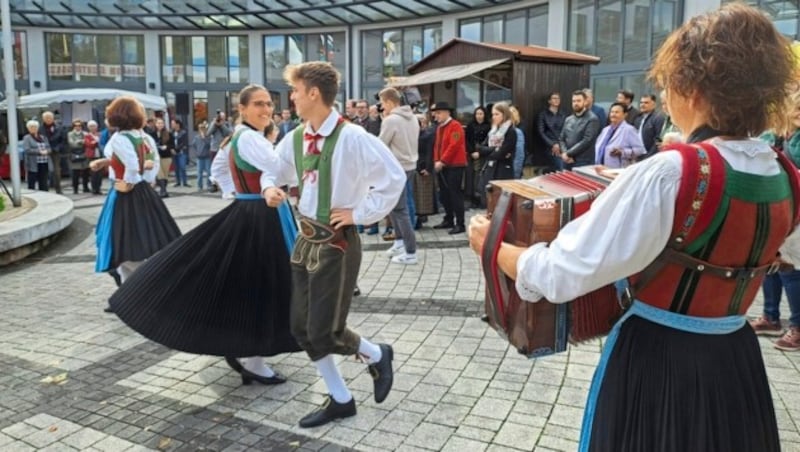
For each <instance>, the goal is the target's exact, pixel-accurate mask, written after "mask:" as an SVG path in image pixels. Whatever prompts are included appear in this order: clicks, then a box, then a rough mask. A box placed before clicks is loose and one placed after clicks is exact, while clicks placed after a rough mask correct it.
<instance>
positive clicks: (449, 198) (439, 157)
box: [431, 102, 467, 234]
mask: <svg viewBox="0 0 800 452" xmlns="http://www.w3.org/2000/svg"><path fill="white" fill-rule="evenodd" d="M431 111H432V112H433V116H434V117H435V118H436V122H437V123H438V124H439V126H438V127H437V128H436V137H435V138H434V144H433V160H434V164H433V167H434V170H435V171H436V173H437V174H438V181H439V195H440V198H441V201H442V205H443V206H444V212H445V214H444V219H443V220H442V222H441V223H439V224H437V225H436V226H434V229H449V231H448V233H449V234H461V233H463V232H464V231H465V230H466V229H465V228H464V193H463V192H462V191H461V181H462V179H463V178H464V168H465V167H466V166H467V145H466V139H465V137H464V128H463V127H462V126H461V123H460V122H458V121H457V120H455V119H453V117H452V112H453V108H452V107H451V106H450V105H449V104H448V103H447V102H437V103H435V104H434V105H433V107H431Z"/></svg>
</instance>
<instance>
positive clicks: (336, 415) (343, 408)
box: [299, 396, 356, 428]
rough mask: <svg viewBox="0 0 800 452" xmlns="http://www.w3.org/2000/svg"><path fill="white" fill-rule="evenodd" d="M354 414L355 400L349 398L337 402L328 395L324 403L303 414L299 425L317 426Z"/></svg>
mask: <svg viewBox="0 0 800 452" xmlns="http://www.w3.org/2000/svg"><path fill="white" fill-rule="evenodd" d="M355 415H356V400H355V399H353V398H351V399H350V401H349V402H345V403H339V402H337V401H335V400H333V397H331V396H328V398H327V399H325V403H323V404H322V406H321V407H320V408H319V409H317V410H316V411H313V412H311V413H308V414H307V415H305V416H303V418H302V419H300V422H299V424H300V427H303V428H311V427H319V426H320V425H325V424H327V423H328V422H330V421H333V420H336V419H344V418H346V417H350V416H355Z"/></svg>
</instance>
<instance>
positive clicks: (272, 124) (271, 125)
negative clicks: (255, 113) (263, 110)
mask: <svg viewBox="0 0 800 452" xmlns="http://www.w3.org/2000/svg"><path fill="white" fill-rule="evenodd" d="M276 127H278V126H276V125H275V121H273V120H271V119H270V121H269V124H267V127H265V128H264V136H265V137H268V138H269V136H270V134H272V132H273V131H274V130H275V128H276Z"/></svg>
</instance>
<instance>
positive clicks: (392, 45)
mask: <svg viewBox="0 0 800 452" xmlns="http://www.w3.org/2000/svg"><path fill="white" fill-rule="evenodd" d="M441 45H442V26H441V25H440V24H433V25H422V26H416V27H406V28H393V29H388V30H370V31H365V32H363V33H361V66H362V68H363V71H362V76H361V86H362V88H363V89H362V93H361V96H362V97H363V98H365V99H372V98H373V96H374V94H375V93H377V92H378V91H380V90H381V88H383V87H384V86H385V81H386V79H387V78H388V77H397V76H403V75H408V67H409V66H411V65H413V64H414V63H417V62H419V61H420V60H422V59H423V58H424V57H426V56H427V55H428V54H430V53H431V52H433V51H434V50H436V49H438V48H439V47H440V46H441Z"/></svg>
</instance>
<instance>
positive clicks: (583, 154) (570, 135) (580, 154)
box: [558, 90, 600, 170]
mask: <svg viewBox="0 0 800 452" xmlns="http://www.w3.org/2000/svg"><path fill="white" fill-rule="evenodd" d="M572 112H573V113H572V115H570V116H568V117H567V119H566V120H564V128H563V129H562V130H561V136H560V137H559V140H558V141H559V145H558V152H559V155H560V156H561V159H562V160H563V161H564V164H565V165H564V166H565V168H566V169H570V170H571V169H572V168H573V167H575V166H581V165H591V164H592V163H594V142H595V140H596V139H597V135H598V134H599V133H600V122H599V120H598V119H597V116H595V115H594V113H592V112H591V111H589V109H588V108H587V106H586V93H584V92H583V91H581V90H578V91H575V92H573V93H572Z"/></svg>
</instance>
